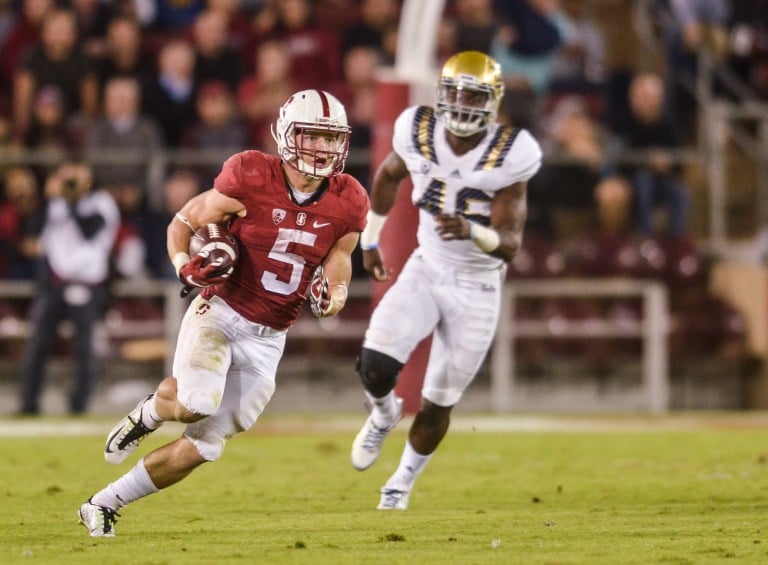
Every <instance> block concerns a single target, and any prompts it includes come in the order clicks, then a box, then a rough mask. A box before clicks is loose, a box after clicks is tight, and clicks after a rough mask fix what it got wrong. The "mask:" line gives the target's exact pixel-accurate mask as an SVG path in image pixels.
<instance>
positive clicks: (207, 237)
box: [189, 224, 240, 278]
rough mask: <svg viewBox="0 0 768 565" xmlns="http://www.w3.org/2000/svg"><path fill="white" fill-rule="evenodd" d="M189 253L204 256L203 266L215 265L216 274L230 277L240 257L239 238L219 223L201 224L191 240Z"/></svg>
mask: <svg viewBox="0 0 768 565" xmlns="http://www.w3.org/2000/svg"><path fill="white" fill-rule="evenodd" d="M189 254H190V255H191V256H192V257H194V256H195V255H201V256H202V257H203V266H207V265H215V266H216V267H217V269H216V271H215V274H216V276H220V277H223V278H227V277H229V275H231V274H232V272H233V271H234V270H235V264H236V263H237V260H238V259H239V257H240V247H239V246H238V243H237V239H235V236H234V235H232V234H231V233H230V232H229V231H228V230H227V229H226V228H225V227H223V226H220V225H218V224H206V225H204V226H201V227H199V228H198V229H197V231H195V233H194V234H193V235H192V239H190V241H189Z"/></svg>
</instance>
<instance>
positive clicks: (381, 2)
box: [342, 0, 400, 55]
mask: <svg viewBox="0 0 768 565" xmlns="http://www.w3.org/2000/svg"><path fill="white" fill-rule="evenodd" d="M399 15H400V2H398V0H362V2H360V18H359V19H358V21H357V22H356V23H354V24H352V25H350V26H349V28H347V31H346V32H345V34H344V40H343V42H342V50H343V51H344V52H347V51H349V50H350V49H352V48H353V47H358V46H361V45H362V46H366V47H372V48H374V49H377V50H379V51H382V50H383V45H384V38H385V36H386V34H387V33H388V32H389V30H391V29H393V28H394V29H396V28H397V26H398V17H399ZM381 54H382V55H383V54H384V53H383V52H382V53H381Z"/></svg>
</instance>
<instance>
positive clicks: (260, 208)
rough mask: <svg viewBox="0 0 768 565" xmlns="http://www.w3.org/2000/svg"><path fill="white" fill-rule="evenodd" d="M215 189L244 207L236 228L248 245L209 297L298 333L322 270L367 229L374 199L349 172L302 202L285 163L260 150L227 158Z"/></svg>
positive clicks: (205, 291) (247, 315) (209, 290)
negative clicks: (343, 242)
mask: <svg viewBox="0 0 768 565" xmlns="http://www.w3.org/2000/svg"><path fill="white" fill-rule="evenodd" d="M213 186H214V188H215V189H216V190H218V191H219V192H221V193H222V194H224V195H226V196H229V197H231V198H235V199H237V200H239V201H240V202H242V203H243V205H244V206H245V210H246V215H245V217H238V218H236V219H234V220H233V221H232V223H231V225H230V231H231V232H232V233H233V234H234V235H235V237H236V238H237V239H238V241H239V242H240V259H239V261H238V263H237V266H236V267H235V271H234V273H232V276H230V278H229V279H227V280H226V281H225V282H224V283H222V284H219V285H215V286H210V287H207V288H205V289H203V292H202V295H203V296H204V297H205V298H210V297H211V296H214V295H216V296H220V297H221V298H222V299H224V300H225V301H226V302H227V304H229V305H230V306H231V307H232V308H233V309H234V310H236V311H237V312H239V313H240V314H242V315H243V316H244V317H245V318H247V319H249V320H251V321H252V322H256V323H259V324H264V325H265V326H269V327H271V328H275V329H278V330H282V329H286V328H288V327H290V326H291V325H292V324H293V322H294V320H295V319H296V318H297V317H298V315H299V312H300V311H301V306H302V304H304V300H305V299H306V293H307V286H308V285H309V282H310V279H311V277H312V273H313V272H314V270H315V268H316V267H317V266H318V265H319V264H320V263H321V262H322V261H323V259H324V258H325V256H326V255H327V254H328V251H329V250H330V249H331V247H333V245H334V244H335V243H336V241H337V240H338V239H339V238H341V237H342V236H344V235H346V234H348V233H349V232H360V231H362V230H363V228H364V227H365V221H366V220H365V217H366V214H367V213H368V208H369V206H370V204H369V202H368V194H367V193H366V191H365V189H364V188H363V187H362V185H360V183H359V182H358V181H357V180H355V179H354V177H351V176H350V175H347V174H342V175H338V176H335V177H332V178H330V179H328V180H327V181H325V182H323V184H322V185H321V188H320V190H319V193H318V194H315V195H314V196H313V197H312V198H310V199H309V200H308V201H307V202H305V203H304V204H298V203H297V202H296V201H295V200H294V199H293V197H292V196H291V194H290V189H289V188H288V184H287V181H286V178H285V174H284V172H283V168H282V165H281V160H280V158H279V157H276V156H274V155H267V154H264V153H261V152H260V151H243V152H241V153H237V154H236V155H233V156H232V157H230V158H229V159H227V161H226V162H225V163H224V166H223V167H222V169H221V173H219V175H218V176H217V177H216V180H215V181H214V184H213Z"/></svg>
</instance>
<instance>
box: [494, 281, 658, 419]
mask: <svg viewBox="0 0 768 565" xmlns="http://www.w3.org/2000/svg"><path fill="white" fill-rule="evenodd" d="M554 297H572V298H606V297H608V298H619V297H624V298H626V297H640V298H642V301H643V314H642V317H641V319H640V320H638V321H637V322H636V323H634V322H630V321H628V320H622V321H621V322H618V321H613V320H608V319H602V320H588V321H578V320H560V321H559V322H558V324H557V325H553V324H552V323H549V322H547V321H544V320H540V321H537V320H533V321H531V320H527V321H524V320H514V319H513V317H514V312H515V302H516V301H517V300H518V299H521V298H554ZM668 320H669V305H668V297H667V288H666V287H665V286H664V285H663V284H661V283H659V282H655V281H636V280H629V279H554V280H550V279H547V280H541V281H536V280H528V281H520V282H514V283H509V284H507V285H506V288H505V289H504V297H503V303H502V310H501V319H500V321H499V328H498V331H497V333H496V341H495V343H494V347H493V353H492V355H491V406H492V408H493V410H494V411H496V412H507V411H509V410H513V409H517V408H518V407H524V406H525V402H524V400H522V399H520V398H519V395H518V393H517V391H516V387H515V373H516V370H515V344H516V340H517V339H519V338H530V337H536V338H547V339H562V338H568V337H578V338H589V339H617V338H619V339H626V338H633V339H640V340H642V343H643V360H642V364H643V370H642V383H643V391H644V394H645V408H646V410H648V411H649V412H652V413H659V412H665V411H667V410H668V409H669V360H668V351H667V335H668Z"/></svg>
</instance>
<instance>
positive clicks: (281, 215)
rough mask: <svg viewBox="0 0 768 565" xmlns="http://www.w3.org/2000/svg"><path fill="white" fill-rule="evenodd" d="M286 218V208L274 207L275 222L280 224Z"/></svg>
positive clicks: (273, 217) (273, 219) (273, 216)
mask: <svg viewBox="0 0 768 565" xmlns="http://www.w3.org/2000/svg"><path fill="white" fill-rule="evenodd" d="M284 219H285V210H283V209H282V208H273V209H272V221H273V222H275V224H279V223H280V222H282V221H283V220H284Z"/></svg>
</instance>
